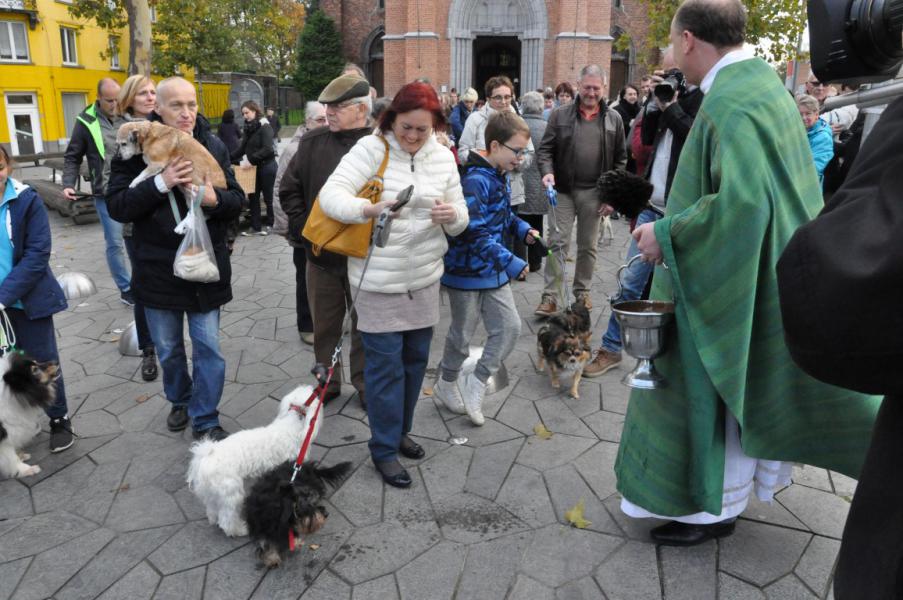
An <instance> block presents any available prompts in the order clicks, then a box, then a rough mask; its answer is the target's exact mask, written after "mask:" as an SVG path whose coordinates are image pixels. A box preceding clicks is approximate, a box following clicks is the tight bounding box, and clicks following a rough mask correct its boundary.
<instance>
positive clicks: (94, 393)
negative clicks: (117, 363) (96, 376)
mask: <svg viewBox="0 0 903 600" xmlns="http://www.w3.org/2000/svg"><path fill="white" fill-rule="evenodd" d="M67 375H68V374H67ZM156 391H157V390H156V389H155V390H153V392H156ZM148 392H149V390H148V384H144V383H135V382H132V381H124V382H122V383H120V384H118V385H114V386H113V387H110V388H107V389H105V390H91V391H90V393H89V395H88V399H87V400H85V402H84V403H83V404H82V405H81V407H80V408H79V410H78V413H77V414H81V413H89V412H94V411H98V410H106V411H107V412H108V413H110V414H113V415H116V416H118V415H121V414H122V413H124V412H125V411H127V410H128V409H130V408H132V407H133V406H135V404H136V399H137V398H140V397H141V396H144V395H147V394H148ZM153 392H151V393H153ZM66 396H67V397H68V396H69V378H68V377H67V378H66Z"/></svg>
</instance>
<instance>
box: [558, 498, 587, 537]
mask: <svg viewBox="0 0 903 600" xmlns="http://www.w3.org/2000/svg"><path fill="white" fill-rule="evenodd" d="M584 508H585V503H584V502H583V498H580V501H579V502H577V504H576V505H575V506H574V508H572V509H570V510H566V511H564V518H565V519H567V522H568V523H570V524H571V525H573V526H574V527H576V528H577V529H586V528H587V527H589V526H590V525H592V524H593V523H592V521H587V520H586V519H584V518H583V510H584Z"/></svg>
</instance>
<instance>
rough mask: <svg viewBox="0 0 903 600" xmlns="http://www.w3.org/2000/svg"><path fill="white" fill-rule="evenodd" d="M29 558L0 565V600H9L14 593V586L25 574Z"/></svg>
mask: <svg viewBox="0 0 903 600" xmlns="http://www.w3.org/2000/svg"><path fill="white" fill-rule="evenodd" d="M30 562H31V559H30V558H20V559H19V560H15V561H13V562H8V563H6V564H3V565H0V600H9V598H10V597H11V596H12V595H13V592H14V591H16V585H17V584H18V583H19V580H20V579H22V575H23V574H25V570H26V569H27V568H28V564H29V563H30Z"/></svg>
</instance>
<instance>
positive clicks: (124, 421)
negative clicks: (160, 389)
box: [118, 395, 170, 432]
mask: <svg viewBox="0 0 903 600" xmlns="http://www.w3.org/2000/svg"><path fill="white" fill-rule="evenodd" d="M169 410H170V404H169V402H167V401H166V398H163V397H162V396H159V395H154V396H151V397H150V398H148V399H147V400H145V401H144V402H136V403H135V405H134V406H133V407H132V408H130V409H128V410H127V411H125V412H124V413H122V414H120V415H119V417H118V418H119V426H120V427H122V430H123V431H131V432H135V431H144V430H146V429H147V428H148V427H149V426H150V424H151V423H153V422H154V419H155V418H156V417H157V415H159V414H161V413H162V412H163V411H165V414H166V415H169Z"/></svg>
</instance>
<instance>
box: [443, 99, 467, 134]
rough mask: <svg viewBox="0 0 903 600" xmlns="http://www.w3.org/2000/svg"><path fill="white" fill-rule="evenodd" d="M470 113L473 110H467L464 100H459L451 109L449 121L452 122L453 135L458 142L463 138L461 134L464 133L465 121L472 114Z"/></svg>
mask: <svg viewBox="0 0 903 600" xmlns="http://www.w3.org/2000/svg"><path fill="white" fill-rule="evenodd" d="M470 113H471V111H469V110H467V106H466V105H465V104H464V102H458V103H457V104H456V105H455V107H454V108H453V109H452V111H451V116H450V117H449V119H448V121H449V124H451V128H452V135H453V136H454V138H455V142H456V143H457V141H458V140H460V139H461V134H462V133H464V123H466V122H467V117H469V116H470Z"/></svg>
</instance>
